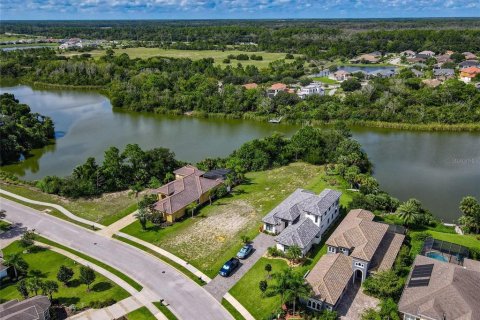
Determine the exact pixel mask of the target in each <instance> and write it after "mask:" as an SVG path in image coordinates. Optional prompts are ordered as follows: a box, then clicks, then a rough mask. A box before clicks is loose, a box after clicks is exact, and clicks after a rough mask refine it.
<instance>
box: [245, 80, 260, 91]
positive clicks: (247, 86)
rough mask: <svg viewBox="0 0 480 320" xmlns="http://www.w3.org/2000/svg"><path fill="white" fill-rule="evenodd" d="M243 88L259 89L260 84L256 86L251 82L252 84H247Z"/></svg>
mask: <svg viewBox="0 0 480 320" xmlns="http://www.w3.org/2000/svg"><path fill="white" fill-rule="evenodd" d="M242 87H244V88H245V89H247V90H251V89H257V88H258V84H256V83H255V82H251V83H246V84H244V85H242Z"/></svg>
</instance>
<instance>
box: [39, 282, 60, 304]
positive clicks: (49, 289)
mask: <svg viewBox="0 0 480 320" xmlns="http://www.w3.org/2000/svg"><path fill="white" fill-rule="evenodd" d="M42 291H43V294H44V295H48V297H49V298H50V301H52V300H53V293H55V292H58V283H57V282H56V281H52V280H47V281H45V282H44V283H43V285H42Z"/></svg>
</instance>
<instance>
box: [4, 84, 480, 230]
mask: <svg viewBox="0 0 480 320" xmlns="http://www.w3.org/2000/svg"><path fill="white" fill-rule="evenodd" d="M4 92H9V93H13V94H14V95H15V96H16V98H17V99H19V100H20V101H21V102H22V103H26V104H28V105H30V107H31V108H32V110H33V111H34V112H39V113H41V114H44V115H47V116H50V117H52V118H53V120H54V122H55V130H56V135H57V137H58V138H57V141H56V143H55V144H54V145H50V146H48V147H46V148H43V149H40V150H35V151H34V152H33V154H34V156H33V157H29V158H27V159H26V160H25V161H23V162H21V163H18V164H14V165H9V166H4V167H3V168H2V169H4V170H7V171H9V172H13V173H16V174H18V175H19V176H21V177H22V178H24V179H27V180H34V179H40V178H42V177H44V176H46V175H59V176H64V175H68V174H70V173H71V171H72V169H73V168H74V167H75V166H77V165H79V164H81V163H83V162H84V161H85V160H86V158H87V157H91V156H93V157H96V158H97V161H98V162H100V161H101V159H102V156H103V152H104V151H105V149H106V148H108V147H109V146H117V147H118V148H120V149H123V147H124V146H125V145H126V144H128V143H138V144H139V145H140V146H141V147H142V148H153V147H159V146H162V147H166V148H169V149H171V150H173V151H174V152H175V154H176V155H177V158H178V159H180V160H185V161H190V162H197V161H199V160H202V159H204V158H206V157H217V156H226V155H228V154H229V153H230V152H232V151H233V150H234V149H236V148H237V147H239V146H240V145H241V144H242V143H244V142H246V141H248V140H251V139H254V138H258V137H264V136H268V135H270V134H272V133H273V132H275V131H277V132H281V133H284V134H286V135H291V134H293V133H294V132H295V131H296V130H297V129H298V126H294V125H288V124H269V123H265V122H256V121H246V120H225V119H199V118H192V117H187V116H183V117H173V116H165V115H155V114H152V113H134V112H126V111H116V110H112V107H111V105H110V102H109V100H108V99H107V98H106V97H104V96H102V95H100V94H98V93H92V92H82V91H72V90H58V91H56V90H32V89H31V88H30V87H28V86H22V85H20V86H13V87H5V86H4V87H1V88H0V93H4ZM352 131H353V135H354V138H355V139H357V140H358V141H359V142H360V143H361V144H362V146H363V148H364V149H365V151H366V152H367V153H368V155H369V157H370V159H371V160H372V162H373V163H374V170H375V173H374V175H375V177H376V178H377V179H378V180H379V182H380V184H381V187H382V188H383V189H384V190H386V191H388V192H390V193H391V194H392V195H394V196H395V197H397V198H399V199H400V200H402V201H403V200H406V199H408V198H410V197H416V198H418V199H419V200H421V201H422V202H423V203H424V205H425V206H426V207H427V208H429V209H430V210H432V211H433V212H434V213H435V215H437V216H439V217H441V218H442V219H444V220H445V221H452V220H453V219H456V218H458V216H459V210H458V204H459V201H460V199H461V198H462V197H463V196H465V195H474V196H476V197H477V198H480V133H478V132H477V133H466V132H465V133H464V132H411V131H399V130H387V129H372V128H352Z"/></svg>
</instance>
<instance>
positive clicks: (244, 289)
mask: <svg viewBox="0 0 480 320" xmlns="http://www.w3.org/2000/svg"><path fill="white" fill-rule="evenodd" d="M268 263H269V264H270V265H271V266H272V273H275V272H280V271H281V270H282V269H285V268H288V265H287V263H286V262H285V261H284V260H280V259H267V258H260V260H258V261H257V263H255V264H254V265H253V267H252V268H251V269H250V270H249V271H248V272H247V273H246V274H245V275H244V276H243V278H242V279H240V281H239V282H237V284H236V285H235V286H234V287H233V288H232V289H231V290H230V294H231V295H232V296H234V297H235V299H237V300H238V302H240V303H241V304H242V305H243V306H244V307H245V308H246V309H247V310H248V311H249V312H250V313H251V315H252V316H253V317H254V318H255V319H267V318H268V317H269V316H270V315H271V314H272V313H273V312H274V311H275V310H277V309H279V308H280V296H272V297H268V296H267V295H265V296H262V292H261V291H260V289H259V287H258V283H259V282H260V281H261V280H266V279H267V273H266V271H265V265H266V264H268ZM273 281H275V280H273V279H269V280H267V282H268V284H269V285H271V284H272V282H273Z"/></svg>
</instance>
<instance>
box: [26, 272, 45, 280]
mask: <svg viewBox="0 0 480 320" xmlns="http://www.w3.org/2000/svg"><path fill="white" fill-rule="evenodd" d="M28 275H29V276H31V277H37V278H42V279H45V278H46V277H48V272H42V271H41V270H30V271H29V272H28Z"/></svg>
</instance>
